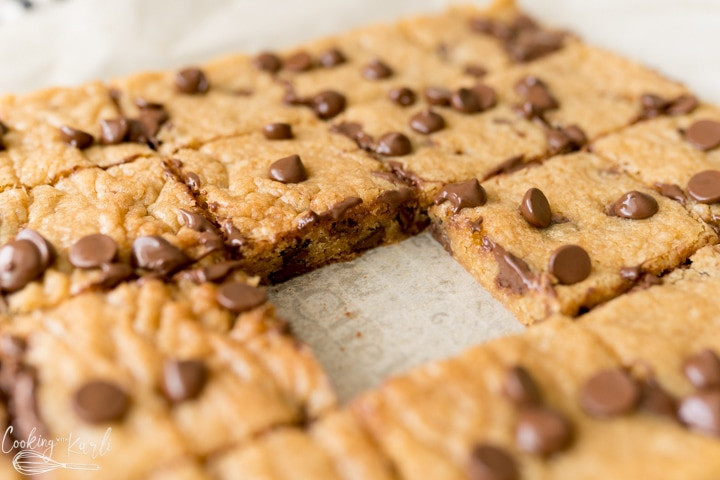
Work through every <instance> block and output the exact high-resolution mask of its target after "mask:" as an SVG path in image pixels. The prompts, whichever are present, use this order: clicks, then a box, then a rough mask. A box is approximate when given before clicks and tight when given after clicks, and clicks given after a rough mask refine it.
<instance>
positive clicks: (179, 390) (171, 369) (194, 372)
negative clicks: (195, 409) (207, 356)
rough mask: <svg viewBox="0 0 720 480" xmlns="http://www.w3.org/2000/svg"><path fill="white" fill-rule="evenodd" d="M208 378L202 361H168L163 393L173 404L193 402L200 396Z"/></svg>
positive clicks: (165, 368) (164, 371) (164, 368)
mask: <svg viewBox="0 0 720 480" xmlns="http://www.w3.org/2000/svg"><path fill="white" fill-rule="evenodd" d="M207 377H208V370H207V367H206V366H205V363H204V362H203V361H202V360H167V361H166V362H165V364H164V365H163V382H162V387H163V393H164V394H165V397H166V398H167V399H168V400H170V401H171V402H172V403H180V402H184V401H186V400H192V399H193V398H196V397H197V396H198V395H200V392H201V391H202V389H203V387H204V386H205V383H206V382H207Z"/></svg>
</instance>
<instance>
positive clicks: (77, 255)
mask: <svg viewBox="0 0 720 480" xmlns="http://www.w3.org/2000/svg"><path fill="white" fill-rule="evenodd" d="M117 252H118V246H117V242H115V240H113V238H112V237H109V236H108V235H104V234H102V233H94V234H91V235H86V236H85V237H83V238H81V239H80V240H78V241H77V242H75V244H74V245H73V246H72V247H70V251H69V253H68V258H69V260H70V263H71V264H72V265H73V266H75V267H78V268H97V267H99V266H101V265H103V264H105V263H111V262H112V261H113V260H114V259H115V257H116V256H117Z"/></svg>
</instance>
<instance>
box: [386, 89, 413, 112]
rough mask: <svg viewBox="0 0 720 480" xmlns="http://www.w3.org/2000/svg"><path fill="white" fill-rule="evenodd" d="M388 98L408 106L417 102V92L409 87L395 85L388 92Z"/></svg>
mask: <svg viewBox="0 0 720 480" xmlns="http://www.w3.org/2000/svg"><path fill="white" fill-rule="evenodd" d="M388 98H390V100H392V101H393V102H395V103H396V104H398V105H400V106H402V107H408V106H410V105H412V104H413V103H415V99H416V98H417V97H416V95H415V92H414V91H413V90H412V89H410V88H408V87H395V88H391V89H390V91H389V92H388Z"/></svg>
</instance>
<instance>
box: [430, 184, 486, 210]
mask: <svg viewBox="0 0 720 480" xmlns="http://www.w3.org/2000/svg"><path fill="white" fill-rule="evenodd" d="M446 200H447V201H449V202H450V204H451V205H452V206H453V212H454V213H457V212H459V211H460V210H462V209H463V208H474V207H479V206H482V205H485V202H487V194H486V193H485V189H484V188H483V187H482V186H481V185H480V182H478V181H477V179H476V178H473V179H471V180H467V181H465V182H457V183H449V184H447V185H445V186H444V187H443V188H442V190H440V192H439V193H438V194H437V195H436V196H435V203H436V204H439V203H442V202H444V201H446Z"/></svg>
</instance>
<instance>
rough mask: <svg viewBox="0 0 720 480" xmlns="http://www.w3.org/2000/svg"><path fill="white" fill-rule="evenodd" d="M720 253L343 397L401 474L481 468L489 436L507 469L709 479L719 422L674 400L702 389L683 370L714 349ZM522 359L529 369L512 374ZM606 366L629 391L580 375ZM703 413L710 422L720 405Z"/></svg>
mask: <svg viewBox="0 0 720 480" xmlns="http://www.w3.org/2000/svg"><path fill="white" fill-rule="evenodd" d="M719 261H720V252H719V251H718V250H717V247H706V248H705V249H703V250H701V251H699V252H698V253H697V254H696V255H695V257H693V263H692V264H691V265H690V266H689V268H688V269H685V270H682V271H680V270H678V271H677V272H676V273H673V274H672V275H671V276H669V277H668V278H667V280H666V281H665V283H664V284H663V285H659V286H653V287H650V288H649V289H646V290H642V291H638V292H634V293H630V294H628V295H625V296H623V297H621V298H619V299H616V300H613V301H611V302H609V303H608V304H607V305H605V306H602V307H599V308H598V309H596V310H594V311H592V312H591V313H589V314H587V315H585V316H584V317H581V319H580V320H577V321H571V320H569V319H564V318H558V319H554V320H552V321H548V322H546V323H543V324H541V325H538V326H537V327H535V328H533V329H530V330H528V331H527V332H525V333H524V334H523V335H520V336H515V337H509V338H504V339H499V340H495V341H492V342H490V343H488V344H485V345H482V346H479V347H475V348H473V349H471V350H470V351H468V352H466V353H464V354H463V355H461V356H459V357H457V358H455V359H452V360H448V361H445V362H441V363H438V364H433V365H428V366H426V367H423V368H421V369H418V370H416V371H414V372H411V373H410V374H407V375H404V376H402V377H399V378H397V379H393V380H391V381H389V382H388V383H387V384H386V385H385V386H383V387H381V388H380V389H379V390H378V391H376V392H371V393H369V394H365V395H363V396H361V397H360V398H359V399H357V400H356V401H355V403H354V404H353V405H352V409H353V411H354V412H355V413H356V414H357V415H359V417H360V418H361V419H362V421H363V423H364V424H365V425H366V426H367V427H368V428H369V429H370V431H371V432H372V434H373V437H374V438H375V440H376V441H377V442H378V444H379V445H380V447H381V448H382V449H383V451H385V452H386V453H387V455H388V456H389V457H390V459H391V460H392V461H393V463H394V464H395V465H396V467H397V469H398V473H399V475H400V476H401V477H402V478H407V479H415V478H417V479H420V478H443V479H458V480H460V479H466V478H485V477H482V476H477V477H473V476H472V474H471V473H469V472H471V471H472V472H477V471H485V470H483V469H488V468H489V467H488V466H487V465H488V464H487V463H484V461H486V460H487V458H488V457H487V453H486V452H487V448H484V449H483V447H488V446H492V447H499V448H500V449H501V450H502V452H504V454H505V455H504V456H505V457H506V458H507V457H509V458H510V459H511V460H512V461H513V462H514V464H515V468H516V471H517V472H518V475H517V477H507V478H522V479H524V480H532V479H540V478H553V479H574V478H583V479H604V478H662V479H687V478H710V477H712V475H714V474H715V472H717V471H719V470H720V463H718V459H719V458H720V443H718V441H717V438H713V436H715V435H717V432H715V433H712V434H705V435H704V434H702V433H699V432H695V431H692V430H690V429H688V427H686V426H684V425H683V424H682V423H681V422H679V421H678V420H677V419H676V418H675V413H676V412H677V410H675V408H676V405H677V404H678V403H679V404H680V405H681V407H680V408H681V409H682V408H683V407H682V405H683V403H684V402H685V400H687V399H688V398H691V397H692V396H693V395H695V394H696V393H698V390H697V389H696V388H695V387H693V385H692V383H691V382H690V380H689V379H688V378H685V377H683V376H682V369H683V367H682V365H683V362H687V359H688V358H689V357H690V356H693V355H696V354H697V353H699V352H701V351H703V350H704V349H710V350H712V351H714V352H715V353H717V352H720V337H719V336H718V335H717V325H716V324H717V321H718V320H717V319H718V308H717V302H716V301H715V297H716V292H717V288H718V286H720V283H719V282H718V278H720V277H718V275H719V274H720V268H719V263H718V262H719ZM681 272H682V273H681ZM656 333H659V338H658V343H654V340H655V338H656ZM518 366H521V367H522V368H523V369H524V370H525V372H526V374H527V376H529V377H530V379H531V380H530V381H528V380H527V377H525V381H524V382H523V383H517V378H518V376H517V375H516V374H515V373H514V372H516V370H514V369H515V367H518ZM606 371H611V372H613V375H612V378H611V380H612V381H613V382H617V378H618V375H619V376H620V377H622V378H623V379H625V380H627V379H629V385H630V386H629V387H628V385H625V384H623V385H624V387H627V390H623V391H619V390H618V385H617V383H612V382H611V383H610V384H606V386H605V390H598V389H593V388H592V387H590V386H589V384H590V383H591V382H590V380H591V379H593V378H594V377H595V376H596V375H597V374H599V373H600V372H606ZM618 372H620V373H618ZM605 378H606V379H607V378H608V377H605ZM512 380H515V382H512ZM595 380H596V381H597V379H595ZM623 381H624V380H623ZM529 383H532V384H533V385H534V388H535V389H537V391H536V392H535V395H531V394H530V393H531V392H532V391H533V388H530V387H528V384H529ZM620 383H622V382H620ZM508 385H511V387H510V388H508ZM518 385H519V387H518ZM512 386H514V387H515V388H513V387H512ZM713 388H715V387H713ZM658 389H659V390H660V391H662V392H664V394H663V393H660V394H658V393H657V392H658ZM602 391H605V392H611V393H612V394H611V395H610V397H603V395H602V393H600V392H602ZM638 391H641V392H642V393H640V394H638ZM711 391H715V392H716V391H717V390H711ZM508 392H513V393H512V394H509V393H508ZM538 392H539V393H538ZM628 392H630V393H628ZM648 392H649V393H648ZM538 396H539V397H540V398H539V399H538V398H537V397H538ZM608 398H609V400H608ZM618 398H620V399H622V400H620V401H619V403H614V401H615V400H617V399H618ZM659 398H661V400H658V399H659ZM668 399H669V400H668ZM538 400H539V404H538ZM518 402H519V403H518ZM523 402H527V403H523ZM618 407H623V408H624V409H625V410H623V411H620V409H619V408H618ZM537 408H542V409H545V412H547V408H550V409H552V411H554V412H555V413H556V414H559V415H560V416H561V417H563V418H565V421H566V422H567V423H566V427H567V426H568V425H569V429H567V428H561V424H559V423H558V422H556V421H550V420H549V417H547V416H545V417H544V420H546V421H547V422H548V423H544V422H540V421H539V420H538V417H537V416H535V417H533V416H532V415H530V414H528V412H529V411H534V412H537ZM533 409H535V410H533ZM587 409H589V410H587ZM700 410H702V408H701V409H700ZM710 411H711V412H713V410H712V407H711V410H710ZM589 412H593V414H591V413H589ZM603 415H604V416H603ZM681 415H682V414H681ZM708 415H709V417H707V418H708V422H710V421H711V420H709V419H710V418H712V415H718V412H717V410H715V411H714V413H709V414H708ZM555 418H557V417H555ZM715 418H717V417H715ZM701 422H702V420H701ZM543 425H544V427H543ZM705 425H706V426H707V425H708V424H707V423H706V424H705ZM521 426H522V428H521ZM518 431H521V432H524V433H523V434H522V435H521V434H519V433H518ZM562 433H564V435H561V434H562ZM563 439H564V440H563ZM561 440H563V441H561ZM540 447H544V448H543V450H544V451H546V452H548V451H549V450H548V449H550V453H546V455H547V458H543V457H542V455H538V454H535V453H528V451H532V449H533V448H537V449H539V448H540ZM551 447H552V448H551ZM553 448H554V450H553ZM471 452H472V453H471ZM483 452H485V454H484V455H483ZM495 458H497V455H496V456H495ZM495 465H497V463H495ZM505 471H507V470H505ZM489 478H494V477H489ZM498 478H505V477H498Z"/></svg>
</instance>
